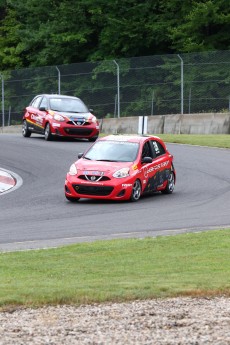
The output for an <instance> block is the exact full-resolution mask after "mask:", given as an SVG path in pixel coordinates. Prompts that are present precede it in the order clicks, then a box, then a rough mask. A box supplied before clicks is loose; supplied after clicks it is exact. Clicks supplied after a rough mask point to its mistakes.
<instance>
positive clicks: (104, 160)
mask: <svg viewBox="0 0 230 345" xmlns="http://www.w3.org/2000/svg"><path fill="white" fill-rule="evenodd" d="M97 161H99V162H119V161H115V160H114V159H97Z"/></svg>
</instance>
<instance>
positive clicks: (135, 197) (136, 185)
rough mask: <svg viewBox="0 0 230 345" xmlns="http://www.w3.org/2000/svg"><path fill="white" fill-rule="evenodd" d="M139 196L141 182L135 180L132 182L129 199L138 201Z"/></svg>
mask: <svg viewBox="0 0 230 345" xmlns="http://www.w3.org/2000/svg"><path fill="white" fill-rule="evenodd" d="M140 197H141V182H140V180H136V181H135V182H134V184H133V188H132V193H131V197H130V201H138V200H139V199H140Z"/></svg>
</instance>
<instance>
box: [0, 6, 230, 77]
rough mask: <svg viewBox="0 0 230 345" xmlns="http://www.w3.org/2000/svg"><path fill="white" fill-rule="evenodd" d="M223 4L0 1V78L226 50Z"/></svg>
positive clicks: (229, 16)
mask: <svg viewBox="0 0 230 345" xmlns="http://www.w3.org/2000/svg"><path fill="white" fill-rule="evenodd" d="M229 24H230V12H229V1H227V0H183V1H182V0H145V1H140V0H40V1H37V0H0V72H1V71H7V70H16V69H21V68H27V67H39V66H51V65H63V64H72V63H78V62H95V61H102V60H111V59H115V58H118V59H120V58H130V57H140V56H151V55H159V54H175V53H192V52H204V51H216V50H228V49H230V32H229Z"/></svg>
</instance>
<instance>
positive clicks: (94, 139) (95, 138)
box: [88, 137, 98, 142]
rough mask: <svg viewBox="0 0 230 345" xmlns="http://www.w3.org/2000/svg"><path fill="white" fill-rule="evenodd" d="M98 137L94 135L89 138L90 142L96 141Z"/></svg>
mask: <svg viewBox="0 0 230 345" xmlns="http://www.w3.org/2000/svg"><path fill="white" fill-rule="evenodd" d="M97 138H98V137H92V138H89V139H88V140H89V141H90V142H93V141H96V140H97Z"/></svg>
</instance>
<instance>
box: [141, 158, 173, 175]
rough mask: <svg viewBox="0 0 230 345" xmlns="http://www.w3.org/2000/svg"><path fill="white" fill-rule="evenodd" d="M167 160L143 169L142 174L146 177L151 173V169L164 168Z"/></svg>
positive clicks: (167, 162)
mask: <svg viewBox="0 0 230 345" xmlns="http://www.w3.org/2000/svg"><path fill="white" fill-rule="evenodd" d="M169 163H170V162H169V160H168V161H165V162H163V163H160V164H157V165H154V166H152V167H151V168H149V169H148V170H144V176H145V177H146V178H147V176H148V174H149V173H151V172H152V171H156V170H159V169H160V168H164V167H166V166H167V165H168V164H169Z"/></svg>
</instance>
